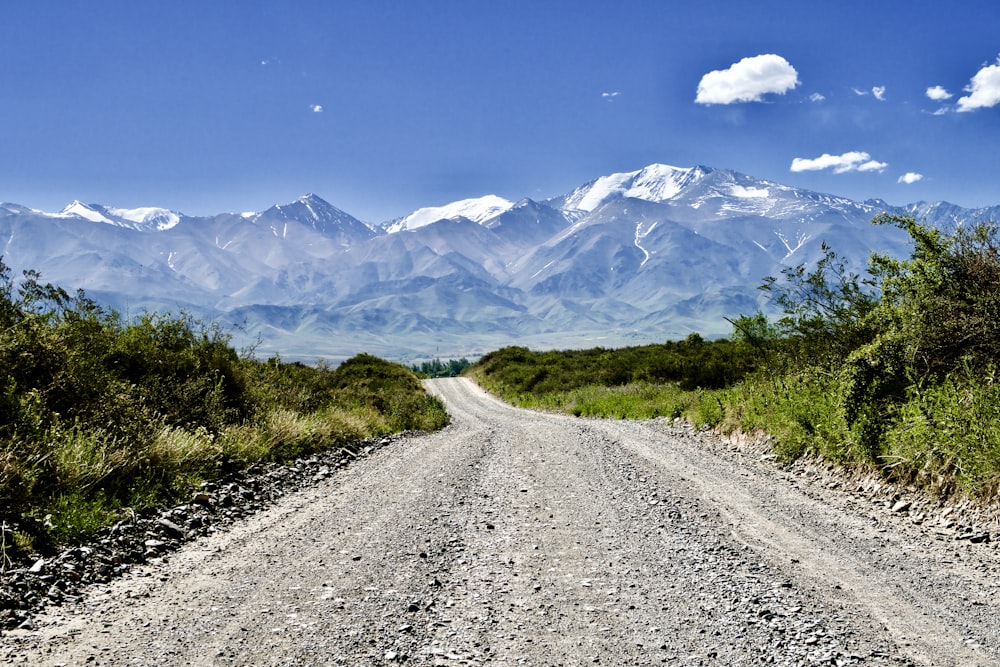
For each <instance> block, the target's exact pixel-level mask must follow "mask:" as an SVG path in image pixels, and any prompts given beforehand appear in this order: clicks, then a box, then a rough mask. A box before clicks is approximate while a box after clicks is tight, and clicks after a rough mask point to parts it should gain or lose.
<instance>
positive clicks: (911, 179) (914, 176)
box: [896, 171, 924, 185]
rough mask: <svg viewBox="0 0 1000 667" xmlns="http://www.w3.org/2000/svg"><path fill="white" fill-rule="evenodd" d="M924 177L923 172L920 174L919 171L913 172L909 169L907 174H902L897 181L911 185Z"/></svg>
mask: <svg viewBox="0 0 1000 667" xmlns="http://www.w3.org/2000/svg"><path fill="white" fill-rule="evenodd" d="M923 178H924V175H923V174H918V173H916V172H913V171H908V172H906V173H905V174H903V175H902V176H900V177H899V178H898V179H897V180H896V182H897V183H906V184H907V185H911V184H913V183H916V182H917V181H921V180H923Z"/></svg>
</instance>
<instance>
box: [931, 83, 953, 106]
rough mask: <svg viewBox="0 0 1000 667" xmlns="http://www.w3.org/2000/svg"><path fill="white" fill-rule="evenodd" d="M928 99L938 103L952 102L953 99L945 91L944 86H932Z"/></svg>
mask: <svg viewBox="0 0 1000 667" xmlns="http://www.w3.org/2000/svg"><path fill="white" fill-rule="evenodd" d="M927 97H929V98H931V99H932V100H934V101H936V102H941V101H942V100H950V99H951V98H952V94H951V93H949V92H948V91H947V90H945V89H944V88H943V87H942V86H931V87H930V88H928V89H927Z"/></svg>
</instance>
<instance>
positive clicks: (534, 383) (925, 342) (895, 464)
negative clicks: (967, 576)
mask: <svg viewBox="0 0 1000 667" xmlns="http://www.w3.org/2000/svg"><path fill="white" fill-rule="evenodd" d="M873 222H874V223H875V224H880V225H894V226H897V227H899V228H901V229H903V230H904V231H906V232H907V233H908V234H909V235H910V237H911V238H912V240H913V243H914V248H913V252H912V254H911V256H910V258H909V259H906V260H896V259H893V258H889V257H885V256H880V255H873V256H872V257H871V258H870V260H869V263H868V266H867V267H866V270H865V272H864V274H863V275H862V274H859V273H855V272H852V271H851V270H850V268H849V266H848V265H847V263H846V262H845V261H844V260H843V259H841V258H840V257H838V256H837V255H836V253H834V252H833V250H832V249H830V248H827V247H825V246H824V249H823V250H824V255H823V258H822V259H821V261H820V262H819V263H817V265H816V266H814V267H811V268H810V267H806V266H804V265H802V266H797V267H793V268H789V269H786V270H785V271H783V273H782V275H781V277H780V278H773V277H771V278H766V279H765V280H764V283H763V285H762V286H761V289H763V290H765V291H767V292H769V293H770V294H772V295H773V297H774V299H775V302H776V303H777V304H778V305H779V306H780V307H781V308H782V310H783V311H784V316H783V317H781V318H780V319H778V320H777V321H774V322H772V321H769V320H768V319H767V318H766V317H765V316H764V315H763V314H761V313H756V314H753V315H744V316H741V317H739V318H737V319H735V320H733V321H732V324H733V336H732V340H731V341H715V342H713V343H705V342H701V343H700V344H698V345H692V344H690V343H691V338H689V339H688V341H684V342H682V343H671V344H667V345H665V346H652V347H648V348H628V349H625V350H603V351H598V350H593V351H586V352H563V353H558V352H550V353H532V352H529V351H528V350H525V349H523V348H507V349H504V350H500V351H498V352H495V353H493V354H491V355H487V356H486V357H484V358H483V359H482V360H481V361H480V362H479V364H477V365H476V366H474V367H473V369H472V370H471V374H472V375H474V376H475V377H476V378H477V379H478V380H479V381H480V382H481V383H482V384H483V385H484V386H485V387H487V388H488V389H490V390H492V391H494V392H496V393H498V394H500V395H502V396H504V397H505V398H507V399H508V400H511V401H514V402H518V403H520V404H522V405H530V406H535V407H542V408H548V409H561V410H566V411H568V412H572V413H574V414H578V415H602V416H614V417H629V418H632V417H639V418H642V417H652V416H657V415H665V416H677V415H684V416H687V417H688V418H691V419H692V420H694V421H695V422H696V423H698V424H708V425H713V426H717V427H719V428H721V429H723V430H726V431H732V430H735V429H741V430H743V431H748V432H754V431H766V432H768V433H770V434H771V435H772V436H773V437H774V439H775V441H776V453H778V454H779V456H781V457H783V458H784V459H786V460H791V459H794V458H797V457H800V456H803V455H811V456H818V457H823V458H826V459H828V460H832V461H836V462H838V463H841V464H844V465H852V466H858V465H860V466H869V467H872V468H874V469H877V470H879V471H880V472H881V473H883V474H884V475H885V476H887V477H889V478H892V479H894V480H896V481H900V482H905V483H912V484H919V485H921V486H923V487H925V488H928V489H931V490H934V491H936V492H939V493H941V494H943V495H946V494H950V493H953V492H963V493H966V494H969V495H972V496H977V497H981V498H986V497H995V495H996V494H997V492H998V490H1000V382H998V372H997V369H998V363H1000V238H998V237H1000V232H998V228H997V226H996V225H993V224H975V225H970V226H967V227H959V228H957V229H955V230H952V231H950V232H949V231H943V230H939V229H933V228H930V227H927V226H925V225H922V224H920V223H917V222H916V221H914V220H913V219H912V218H907V217H901V216H892V215H882V216H879V217H877V218H876V219H875V220H874V221H873ZM668 350H669V351H670V352H672V353H676V355H677V357H676V358H672V360H671V361H670V363H669V367H670V368H671V369H672V370H671V372H670V373H665V374H655V373H653V374H650V372H649V369H650V367H651V363H650V362H649V360H648V359H647V357H648V356H652V357H659V356H661V355H665V356H666V357H670V354H668V353H667V351H668ZM683 369H693V370H683Z"/></svg>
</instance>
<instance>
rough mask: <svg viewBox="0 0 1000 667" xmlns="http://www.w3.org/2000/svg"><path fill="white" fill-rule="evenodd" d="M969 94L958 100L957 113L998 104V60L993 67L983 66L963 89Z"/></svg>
mask: <svg viewBox="0 0 1000 667" xmlns="http://www.w3.org/2000/svg"><path fill="white" fill-rule="evenodd" d="M964 90H965V92H967V93H969V94H968V95H966V96H965V97H960V98H958V110H959V111H973V110H974V109H982V108H985V107H995V106H996V105H997V104H1000V58H997V63H996V64H995V65H983V67H982V68H981V69H980V70H979V71H978V72H976V74H975V76H973V77H972V81H970V82H969V85H968V86H966V87H965V89H964Z"/></svg>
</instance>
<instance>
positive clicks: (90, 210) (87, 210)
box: [54, 199, 115, 225]
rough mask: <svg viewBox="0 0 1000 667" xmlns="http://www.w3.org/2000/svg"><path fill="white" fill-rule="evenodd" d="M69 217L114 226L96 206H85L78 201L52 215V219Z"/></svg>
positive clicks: (75, 200) (112, 221)
mask: <svg viewBox="0 0 1000 667" xmlns="http://www.w3.org/2000/svg"><path fill="white" fill-rule="evenodd" d="M71 216H76V217H78V218H84V219H85V220H90V221H91V222H104V223H107V224H109V225H113V224H115V222H114V220H110V219H109V218H108V217H107V216H105V215H104V214H103V213H101V212H100V211H99V210H98V209H97V207H96V206H87V205H86V204H84V203H83V202H81V201H79V200H78V199H74V200H73V203H72V204H70V205H69V206H67V207H66V208H64V209H63V210H62V211H60V212H59V213H56V214H54V217H57V218H69V217H71Z"/></svg>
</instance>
